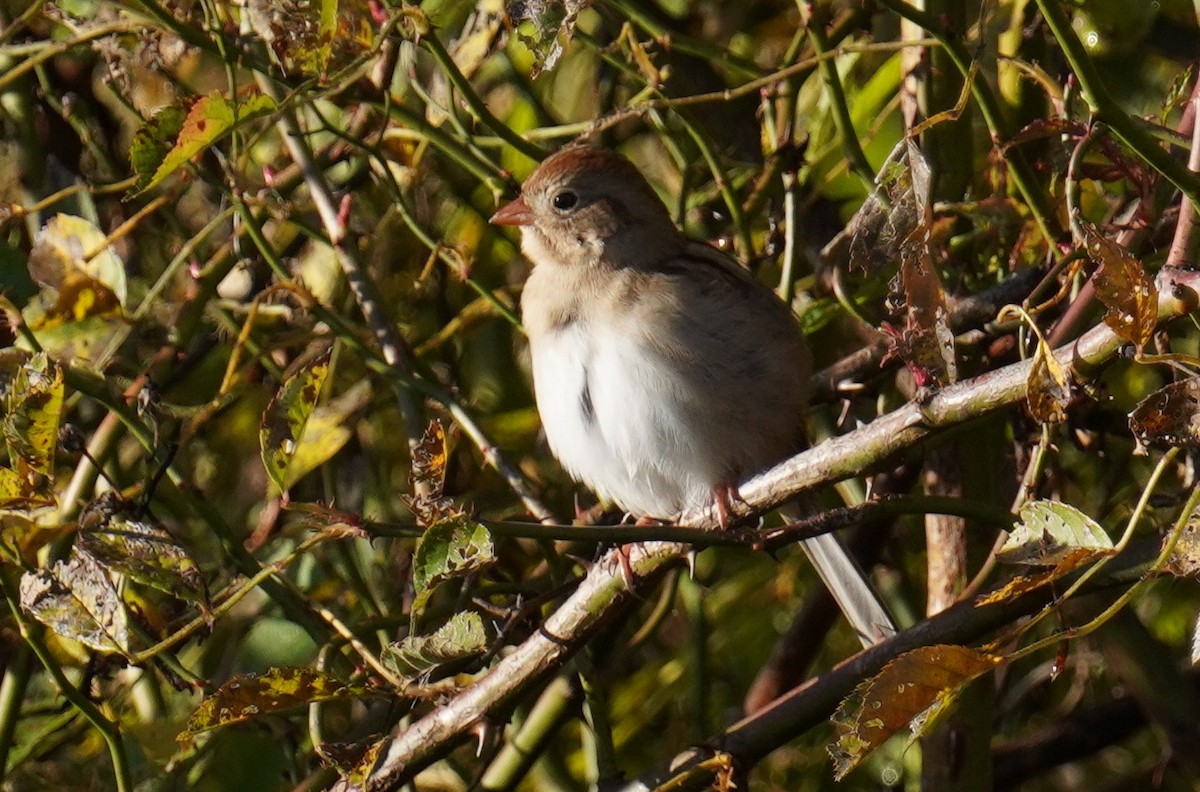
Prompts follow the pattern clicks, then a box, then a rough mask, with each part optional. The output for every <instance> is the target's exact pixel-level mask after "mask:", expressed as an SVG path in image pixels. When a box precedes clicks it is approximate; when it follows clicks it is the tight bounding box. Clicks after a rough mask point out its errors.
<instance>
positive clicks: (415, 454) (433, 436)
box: [412, 420, 448, 498]
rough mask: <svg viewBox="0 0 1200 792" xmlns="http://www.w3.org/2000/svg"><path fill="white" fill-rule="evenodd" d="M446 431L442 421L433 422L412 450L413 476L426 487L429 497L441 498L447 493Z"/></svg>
mask: <svg viewBox="0 0 1200 792" xmlns="http://www.w3.org/2000/svg"><path fill="white" fill-rule="evenodd" d="M447 457H448V452H447V450H446V430H445V429H444V428H442V423H441V421H437V420H433V421H430V422H429V426H427V427H425V434H423V435H422V436H421V441H420V442H419V443H417V445H416V447H415V448H413V450H412V476H413V480H414V481H418V482H420V483H421V484H423V485H425V488H426V490H427V491H428V493H429V495H430V496H431V497H434V498H440V497H442V495H444V494H445V491H446V460H447Z"/></svg>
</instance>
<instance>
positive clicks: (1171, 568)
mask: <svg viewBox="0 0 1200 792" xmlns="http://www.w3.org/2000/svg"><path fill="white" fill-rule="evenodd" d="M1169 539H1170V536H1168V537H1166V539H1164V541H1168V540H1169ZM1166 569H1167V571H1168V572H1170V573H1171V574H1172V575H1177V576H1179V577H1196V576H1197V575H1200V515H1197V514H1192V516H1191V517H1190V518H1188V521H1187V525H1185V526H1184V528H1183V533H1182V534H1180V536H1179V541H1177V542H1176V543H1175V547H1173V548H1172V549H1171V555H1170V556H1169V557H1168V558H1167V566H1166Z"/></svg>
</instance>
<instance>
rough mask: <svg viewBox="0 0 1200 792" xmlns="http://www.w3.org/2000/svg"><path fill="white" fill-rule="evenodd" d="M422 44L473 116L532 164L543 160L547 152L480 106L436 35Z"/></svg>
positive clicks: (469, 85) (479, 99) (478, 100)
mask: <svg viewBox="0 0 1200 792" xmlns="http://www.w3.org/2000/svg"><path fill="white" fill-rule="evenodd" d="M421 43H422V44H424V45H425V49H427V50H429V52H430V54H432V55H433V59H434V60H435V61H436V62H437V64H438V66H440V67H441V69H442V71H443V72H444V73H445V75H446V77H447V78H449V80H450V83H451V84H452V85H453V86H454V87H455V89H457V90H458V92H459V93H460V94H462V97H463V100H464V101H465V102H466V103H467V107H469V108H471V112H472V113H474V114H475V117H476V118H477V119H479V120H480V121H482V122H483V123H484V124H485V125H487V126H488V127H489V128H490V129H491V130H492V131H493V132H495V133H496V134H497V135H498V136H499V137H501V138H503V139H504V141H505V142H507V143H508V144H509V145H510V146H512V147H513V148H515V149H516V150H517V151H519V152H521V153H522V154H524V155H525V156H527V157H529V158H530V159H531V160H533V161H535V162H540V161H542V160H543V159H545V158H546V150H545V149H543V148H542V147H541V146H539V145H537V144H536V143H531V142H530V141H528V140H526V139H525V138H523V137H521V136H520V135H519V134H517V133H516V132H514V131H513V129H512V127H510V126H508V125H507V124H505V123H504V122H503V121H501V120H500V119H499V118H496V116H495V115H493V114H492V111H491V110H489V109H488V108H487V105H485V104H484V103H483V99H481V98H480V97H479V94H477V93H475V88H474V87H472V85H471V82H470V81H469V80H468V79H467V78H466V76H465V75H464V74H463V73H462V70H461V69H459V68H458V64H457V63H455V62H454V58H452V57H450V53H449V52H447V51H446V47H445V45H443V44H442V42H441V41H440V40H439V39H438V37H437V36H435V35H432V34H431V35H428V36H425V37H424V38H422V39H421Z"/></svg>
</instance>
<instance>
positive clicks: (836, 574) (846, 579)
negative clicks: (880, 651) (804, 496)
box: [784, 510, 897, 647]
mask: <svg viewBox="0 0 1200 792" xmlns="http://www.w3.org/2000/svg"><path fill="white" fill-rule="evenodd" d="M784 514H785V516H787V518H788V519H789V520H792V519H795V517H794V515H791V514H788V510H785V511H784ZM800 546H801V547H802V548H804V552H805V553H807V554H808V557H809V559H810V560H811V561H812V563H813V566H814V567H816V569H817V574H818V575H820V576H821V580H822V582H824V583H825V588H827V589H829V593H830V594H832V595H833V599H834V600H835V601H836V602H837V604H838V607H839V608H841V609H842V613H843V614H845V616H846V619H847V620H848V621H849V622H850V626H851V627H853V628H854V631H855V632H856V633H858V638H859V640H861V641H862V643H863V646H864V647H870V646H874V645H875V644H877V643H880V642H881V641H884V640H886V639H887V638H890V637H891V636H893V635H895V634H896V632H897V630H896V624H895V622H893V621H892V617H891V615H890V614H889V613H888V612H887V608H885V607H884V606H883V601H882V600H881V599H880V598H879V592H877V591H876V590H875V587H874V586H872V585H871V581H869V580H868V579H867V576H866V574H865V573H864V572H863V571H862V568H861V567H859V565H858V563H857V562H856V561H855V560H854V559H853V558H851V556H850V554H849V553H848V552H847V551H846V548H845V547H843V546H842V543H841V541H840V540H839V539H838V538H837V536H835V535H834V534H831V533H826V534H821V535H820V536H814V537H813V538H811V539H805V540H804V541H803V542H801V543H800Z"/></svg>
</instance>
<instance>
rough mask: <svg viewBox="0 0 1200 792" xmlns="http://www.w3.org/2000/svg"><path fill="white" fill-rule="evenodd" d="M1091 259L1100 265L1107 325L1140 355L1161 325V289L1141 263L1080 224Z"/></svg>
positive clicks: (1099, 295)
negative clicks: (1159, 300) (1159, 320)
mask: <svg viewBox="0 0 1200 792" xmlns="http://www.w3.org/2000/svg"><path fill="white" fill-rule="evenodd" d="M1080 226H1081V227H1082V228H1083V236H1084V242H1085V244H1086V245H1087V252H1088V256H1089V257H1090V258H1091V259H1092V261H1094V262H1095V263H1096V265H1097V269H1096V274H1095V276H1094V282H1095V286H1096V298H1097V299H1098V300H1100V302H1101V303H1103V304H1104V307H1105V308H1106V309H1107V311H1108V312H1107V313H1105V314H1104V322H1105V324H1107V325H1108V326H1109V327H1110V328H1111V329H1112V331H1113V332H1114V333H1116V334H1117V336H1118V337H1119V338H1121V340H1123V341H1125V342H1127V343H1130V344H1133V345H1134V347H1136V348H1137V350H1138V351H1139V352H1140V351H1141V350H1142V349H1144V348H1145V346H1146V344H1148V343H1149V342H1150V339H1151V337H1153V335H1154V328H1155V326H1156V325H1157V324H1158V288H1157V287H1156V286H1155V285H1154V279H1153V278H1151V277H1150V276H1149V275H1147V274H1146V270H1145V268H1144V267H1142V263H1141V262H1140V261H1138V260H1137V259H1135V258H1134V257H1133V256H1131V255H1130V254H1129V251H1127V250H1126V249H1125V248H1123V247H1121V246H1120V245H1118V244H1117V243H1116V242H1113V241H1112V240H1110V239H1108V238H1107V237H1105V236H1104V235H1103V234H1102V233H1101V232H1100V229H1098V228H1096V226H1094V225H1092V224H1091V223H1088V222H1087V221H1085V220H1081V221H1080Z"/></svg>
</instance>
